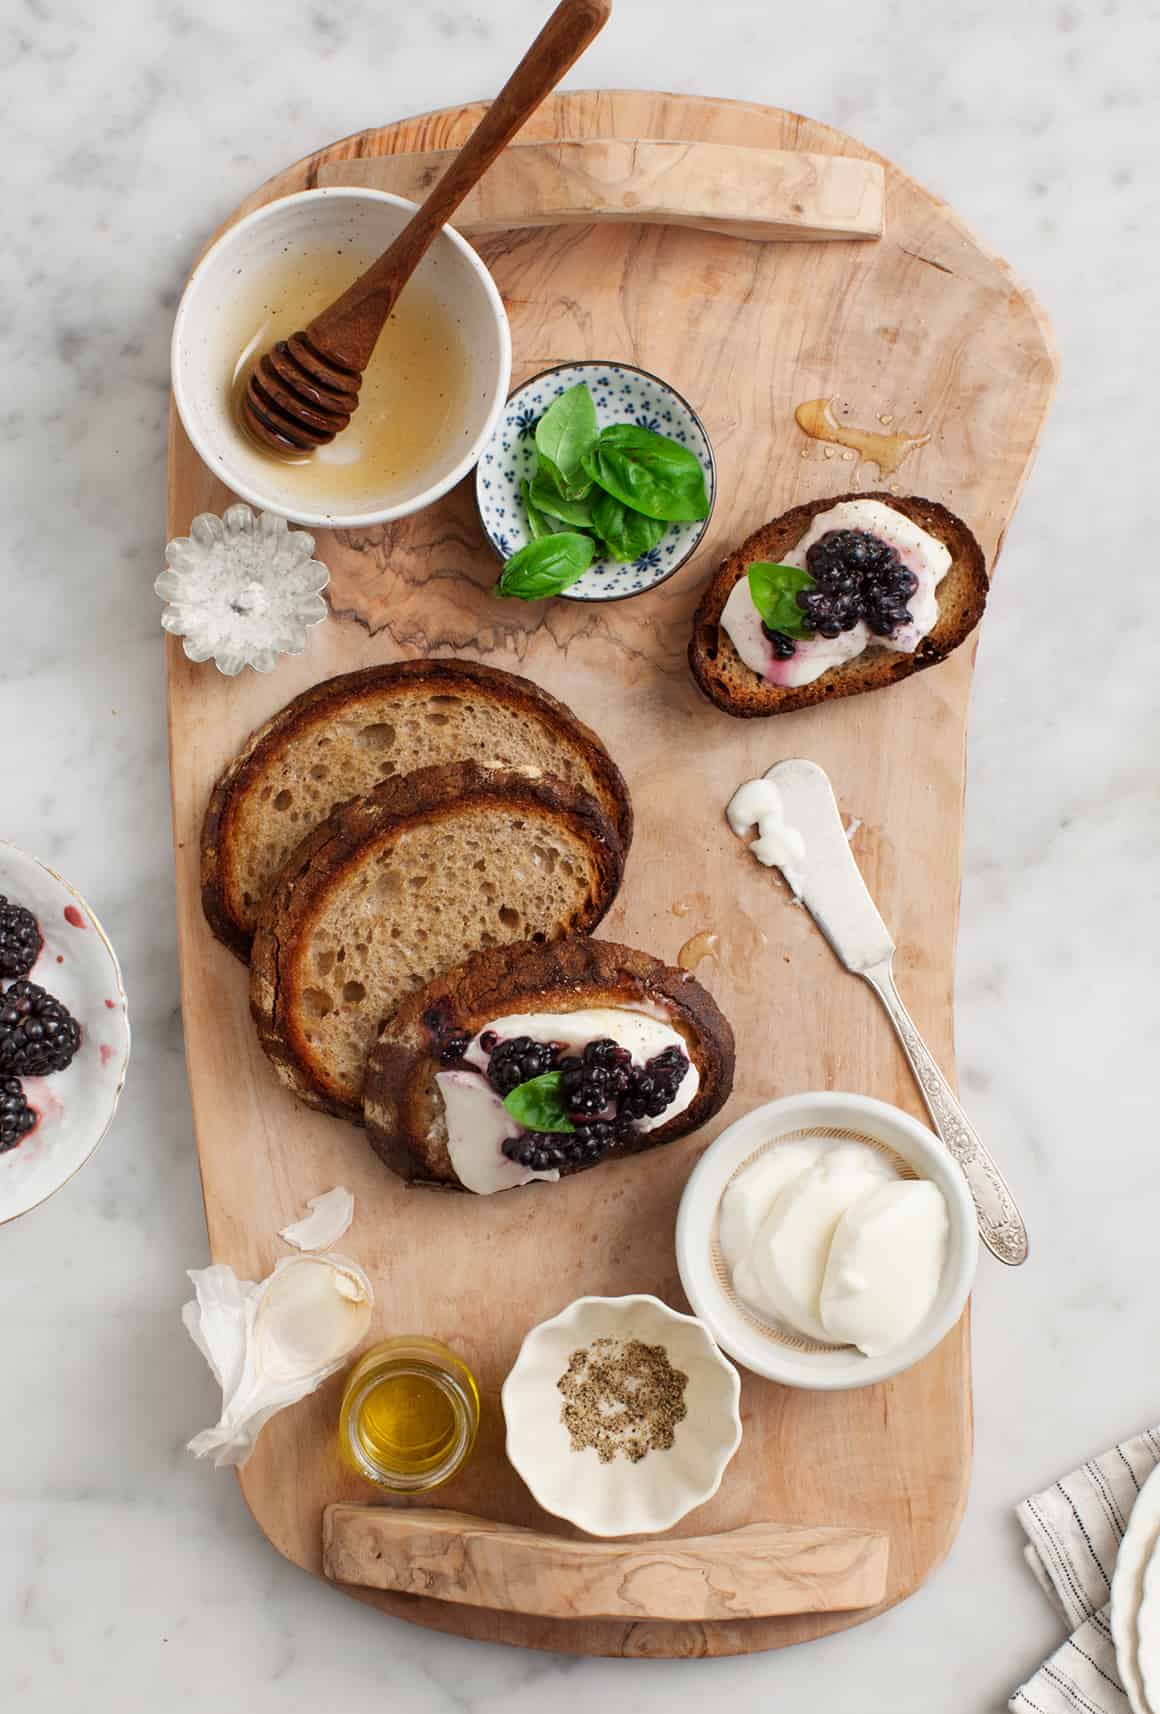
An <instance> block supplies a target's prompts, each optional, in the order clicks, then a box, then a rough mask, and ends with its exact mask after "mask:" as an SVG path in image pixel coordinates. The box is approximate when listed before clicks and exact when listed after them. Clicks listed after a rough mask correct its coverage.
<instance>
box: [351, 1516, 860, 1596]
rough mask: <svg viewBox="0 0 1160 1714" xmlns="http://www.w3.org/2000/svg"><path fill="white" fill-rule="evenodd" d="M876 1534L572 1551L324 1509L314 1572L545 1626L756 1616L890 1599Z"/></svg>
mask: <svg viewBox="0 0 1160 1714" xmlns="http://www.w3.org/2000/svg"><path fill="white" fill-rule="evenodd" d="M889 1552H890V1538H889V1537H888V1536H887V1535H885V1534H884V1533H883V1532H882V1531H881V1530H877V1531H876V1530H854V1529H806V1528H803V1527H801V1526H797V1527H795V1526H793V1525H787V1524H780V1523H763V1524H743V1525H742V1527H741V1528H740V1529H735V1530H724V1531H722V1532H721V1533H719V1534H717V1535H704V1536H686V1537H683V1538H680V1539H677V1540H673V1539H672V1538H671V1537H664V1536H662V1537H659V1538H658V1539H656V1540H650V1541H639V1540H638V1541H629V1542H617V1541H568V1540H566V1539H565V1538H564V1537H562V1536H559V1535H545V1534H543V1533H542V1532H539V1531H536V1530H527V1529H519V1528H515V1527H513V1526H511V1525H508V1524H497V1523H492V1522H491V1521H489V1520H488V1519H486V1518H473V1517H468V1516H466V1515H465V1514H464V1513H463V1512H445V1511H441V1510H438V1509H436V1508H435V1507H432V1508H431V1509H430V1510H428V1509H426V1508H424V1509H423V1510H422V1511H418V1510H415V1509H414V1508H412V1507H406V1508H396V1507H392V1506H341V1505H340V1506H327V1508H326V1511H325V1514H324V1516H323V1525H322V1569H323V1571H324V1573H325V1574H326V1576H327V1577H329V1578H331V1579H332V1580H333V1581H334V1582H335V1583H350V1584H355V1585H357V1586H360V1587H362V1588H365V1589H397V1590H400V1591H401V1592H403V1593H404V1594H408V1595H422V1596H425V1597H428V1598H429V1599H431V1600H434V1601H456V1602H467V1603H469V1604H470V1605H471V1606H473V1607H490V1608H493V1609H495V1610H496V1611H497V1612H498V1611H501V1610H502V1611H510V1612H513V1613H538V1614H540V1615H542V1616H543V1617H546V1618H559V1617H560V1616H561V1615H566V1616H567V1617H569V1618H572V1619H634V1618H637V1617H639V1615H640V1614H641V1613H647V1614H648V1615H649V1617H650V1618H653V1619H683V1620H692V1621H695V1622H697V1623H703V1622H704V1621H706V1620H713V1619H758V1618H768V1617H770V1616H772V1615H774V1614H782V1613H817V1612H824V1613H841V1612H845V1611H849V1610H850V1609H852V1608H856V1607H872V1606H874V1605H875V1603H876V1602H878V1601H881V1599H882V1597H883V1595H884V1594H885V1592H886V1566H887V1561H888V1558H889Z"/></svg>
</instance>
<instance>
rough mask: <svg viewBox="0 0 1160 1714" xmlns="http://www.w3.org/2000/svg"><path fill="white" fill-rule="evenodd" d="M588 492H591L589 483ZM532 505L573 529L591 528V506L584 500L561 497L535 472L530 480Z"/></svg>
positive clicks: (542, 476) (544, 478) (549, 483)
mask: <svg viewBox="0 0 1160 1714" xmlns="http://www.w3.org/2000/svg"><path fill="white" fill-rule="evenodd" d="M588 492H589V493H591V492H592V484H591V482H590V483H589V484H588ZM531 495H532V503H533V504H534V505H536V506H538V507H539V509H540V511H541V512H546V513H547V515H548V517H549V518H559V519H560V520H561V522H562V523H565V524H571V525H572V527H573V529H577V530H587V529H590V528H591V526H592V506H591V504H590V502H589V501H588V500H587V499H586V498H585V499H576V500H570V499H568V498H566V497H565V496H564V495H562V494H561V493H560V491H559V489H558V488H556V487H554V486H553V485H552V484H551V482H550V481H549V480H548V479H547V477H545V476H544V475H542V474H541V472H539V471H537V472H536V474H535V476H534V477H533V478H532V487H531Z"/></svg>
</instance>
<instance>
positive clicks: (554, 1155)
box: [501, 1119, 621, 1172]
mask: <svg viewBox="0 0 1160 1714" xmlns="http://www.w3.org/2000/svg"><path fill="white" fill-rule="evenodd" d="M620 1135H621V1127H620V1126H618V1125H617V1124H615V1123H613V1122H612V1121H610V1120H607V1119H596V1120H594V1121H593V1122H592V1123H591V1124H588V1125H581V1126H579V1127H578V1128H577V1129H576V1130H575V1131H571V1132H557V1131H526V1132H525V1133H524V1135H523V1136H522V1137H509V1138H508V1139H507V1141H506V1142H505V1143H503V1144H502V1145H501V1146H502V1148H503V1152H504V1154H505V1155H506V1156H507V1158H508V1160H509V1161H515V1162H516V1164H517V1165H518V1166H522V1167H526V1168H527V1169H528V1170H529V1171H530V1172H551V1171H552V1169H553V1168H556V1169H559V1168H560V1167H565V1166H594V1165H595V1164H596V1162H597V1161H599V1160H603V1159H604V1157H605V1155H606V1154H607V1153H608V1151H609V1149H610V1148H612V1146H613V1144H614V1143H615V1142H617V1141H618V1140H619V1137H620Z"/></svg>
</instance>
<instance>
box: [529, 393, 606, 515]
mask: <svg viewBox="0 0 1160 1714" xmlns="http://www.w3.org/2000/svg"><path fill="white" fill-rule="evenodd" d="M599 432H600V431H599V427H598V424H597V421H596V406H595V405H594V404H593V403H592V394H591V393H590V392H589V391H588V388H587V386H586V385H585V383H584V382H583V381H578V382H577V384H576V385H575V386H574V387H569V388H568V390H567V392H565V393H561V394H560V397H559V398H558V399H555V400H553V402H552V403H551V404H550V405H549V406H548V408H547V410H546V411H545V412H544V414H543V416H542V417H541V418H540V420H539V422H538V423H537V424H536V451H537V452H540V453H542V454H543V456H544V457H545V458H547V459H549V460H550V461H551V464H552V466H553V468H554V470H555V471H556V472H557V473H558V474H559V477H560V484H561V489H562V492H563V493H564V494H565V495H572V494H574V493H575V491H576V489H577V488H583V487H585V486H586V483H585V479H584V471H583V468H582V463H581V461H582V459H583V457H584V454H585V453H586V452H588V451H589V450H590V449H591V447H592V446H593V445H594V444H595V441H596V437H597V435H598V434H599Z"/></svg>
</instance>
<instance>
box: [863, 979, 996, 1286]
mask: <svg viewBox="0 0 1160 1714" xmlns="http://www.w3.org/2000/svg"><path fill="white" fill-rule="evenodd" d="M861 975H862V976H864V977H865V979H866V981H867V982H869V984H870V986H871V987H872V988H873V990H874V992H875V993H876V994H877V996H878V998H879V999H880V1000H881V1001H882V1004H883V1005H884V1006H885V1008H886V1015H887V1017H888V1018H889V1019H890V1022H891V1023H892V1024H893V1025H894V1028H895V1029H896V1030H897V1031H898V1039H899V1041H900V1042H901V1043H902V1047H903V1051H904V1053H905V1054H906V1057H907V1059H908V1060H909V1061H910V1069H911V1070H912V1071H913V1073H914V1076H915V1081H916V1082H917V1084H918V1087H919V1089H920V1090H921V1091H922V1098H923V1100H924V1101H925V1102H926V1105H927V1109H928V1111H929V1113H930V1116H931V1121H932V1123H933V1125H934V1128H935V1130H936V1131H937V1132H938V1134H939V1136H940V1137H941V1139H942V1141H943V1143H944V1144H945V1146H946V1149H947V1151H948V1153H949V1154H951V1155H952V1156H953V1157H954V1159H955V1160H956V1161H958V1163H959V1165H960V1167H962V1169H963V1174H964V1176H965V1177H966V1180H967V1184H968V1185H969V1186H970V1191H971V1195H972V1196H973V1197H974V1199H975V1208H976V1209H977V1211H978V1216H979V1236H980V1238H982V1240H983V1243H984V1244H985V1245H986V1246H987V1248H988V1250H990V1252H991V1254H992V1255H993V1256H997V1257H998V1259H999V1261H1001V1262H1006V1263H1007V1265H1008V1266H1009V1267H1018V1265H1019V1264H1020V1262H1025V1261H1026V1260H1027V1228H1026V1226H1024V1224H1023V1217H1022V1215H1021V1214H1020V1212H1019V1210H1018V1208H1017V1207H1016V1206H1015V1198H1014V1197H1013V1196H1012V1194H1011V1192H1010V1190H1009V1189H1008V1188H1007V1184H1006V1182H1005V1180H1004V1178H1003V1175H1002V1173H1001V1172H1000V1171H999V1168H998V1167H997V1166H996V1165H995V1162H994V1161H993V1160H992V1159H991V1156H990V1155H989V1153H988V1152H987V1150H986V1149H985V1148H984V1146H983V1144H982V1142H981V1141H980V1140H979V1137H978V1135H977V1133H976V1131H975V1128H974V1126H973V1125H972V1124H971V1122H970V1120H969V1119H968V1118H967V1115H966V1114H965V1113H964V1112H963V1110H962V1108H961V1107H960V1106H959V1103H958V1100H957V1098H956V1096H955V1094H954V1091H953V1090H952V1089H951V1086H950V1084H949V1083H948V1082H947V1080H946V1078H945V1077H944V1076H943V1074H942V1072H941V1071H940V1070H939V1068H938V1066H937V1065H936V1064H935V1062H934V1058H933V1057H932V1055H931V1051H930V1049H929V1048H928V1047H927V1045H926V1043H925V1042H924V1041H923V1039H922V1037H921V1036H920V1035H919V1033H918V1030H917V1029H916V1028H915V1024H914V1019H913V1018H912V1017H911V1015H910V1013H909V1012H908V1011H907V1009H906V1007H905V1006H904V1005H903V1003H902V999H901V996H900V995H899V992H898V989H897V987H896V986H895V983H894V968H893V963H892V961H891V960H890V959H889V958H887V959H886V960H885V961H884V962H883V963H881V964H876V965H874V966H873V967H872V968H871V969H869V970H863V971H862V972H861Z"/></svg>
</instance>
